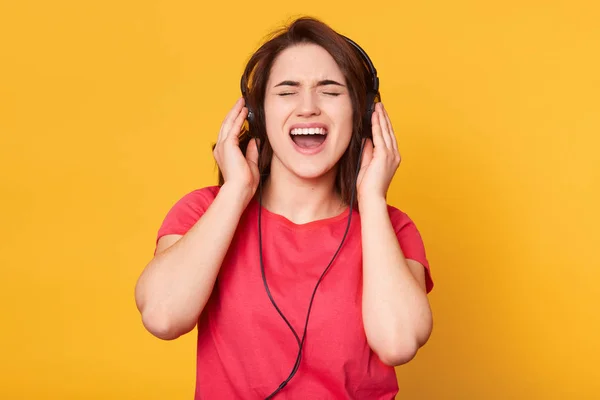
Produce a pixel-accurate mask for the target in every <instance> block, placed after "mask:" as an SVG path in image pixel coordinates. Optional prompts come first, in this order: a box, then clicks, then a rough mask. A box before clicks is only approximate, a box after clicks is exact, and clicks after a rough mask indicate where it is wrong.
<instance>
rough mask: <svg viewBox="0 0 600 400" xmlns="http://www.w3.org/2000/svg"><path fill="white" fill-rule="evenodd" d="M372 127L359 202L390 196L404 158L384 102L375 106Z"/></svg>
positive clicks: (358, 189)
mask: <svg viewBox="0 0 600 400" xmlns="http://www.w3.org/2000/svg"><path fill="white" fill-rule="evenodd" d="M371 126H372V128H373V129H372V130H373V141H371V140H369V139H366V140H367V143H365V149H364V151H363V156H362V157H363V158H362V163H361V166H360V172H359V174H358V181H357V192H358V201H359V204H360V202H361V201H363V200H364V199H367V198H380V199H381V198H383V199H385V198H386V194H387V191H388V188H389V186H390V183H391V182H392V178H393V177H394V174H395V173H396V170H397V169H398V166H399V165H400V161H401V158H400V153H399V152H398V143H397V142H396V137H395V136H394V131H393V129H392V123H391V122H390V118H389V116H388V115H387V112H386V111H385V108H384V107H383V104H382V103H377V104H376V105H375V111H374V112H373V115H372V117H371Z"/></svg>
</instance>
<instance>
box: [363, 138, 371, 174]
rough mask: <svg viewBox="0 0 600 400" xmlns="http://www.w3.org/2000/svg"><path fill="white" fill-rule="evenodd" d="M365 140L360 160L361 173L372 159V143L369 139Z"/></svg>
mask: <svg viewBox="0 0 600 400" xmlns="http://www.w3.org/2000/svg"><path fill="white" fill-rule="evenodd" d="M363 140H365V141H366V142H365V144H364V147H363V153H362V160H361V162H360V170H361V171H363V170H364V169H365V168H366V167H367V165H369V164H370V163H371V159H372V158H373V142H372V141H371V140H370V139H363Z"/></svg>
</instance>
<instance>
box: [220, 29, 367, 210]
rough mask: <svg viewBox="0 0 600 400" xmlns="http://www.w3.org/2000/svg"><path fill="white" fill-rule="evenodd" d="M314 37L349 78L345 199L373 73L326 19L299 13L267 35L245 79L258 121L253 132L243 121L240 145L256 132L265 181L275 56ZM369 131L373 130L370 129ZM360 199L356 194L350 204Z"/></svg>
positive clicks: (341, 169) (340, 185) (341, 167)
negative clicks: (267, 114)
mask: <svg viewBox="0 0 600 400" xmlns="http://www.w3.org/2000/svg"><path fill="white" fill-rule="evenodd" d="M304 43H311V44H316V45H318V46H321V47H323V48H324V49H325V50H327V52H329V54H330V55H331V56H332V57H333V59H334V60H335V62H336V63H337V65H338V66H339V68H340V69H341V71H342V73H343V74H344V77H345V79H346V84H347V87H348V91H349V94H350V98H351V100H352V108H353V128H352V138H351V140H350V143H349V145H348V148H347V149H346V151H345V152H344V154H343V155H342V157H341V158H340V160H339V162H338V172H337V176H336V190H337V192H338V193H339V195H340V197H341V198H342V200H343V201H344V202H345V203H346V204H348V205H349V204H350V201H351V195H352V188H353V186H354V185H355V184H356V182H355V179H356V170H357V167H358V162H359V157H360V150H361V145H362V138H363V137H366V134H367V132H365V134H363V115H364V114H365V110H366V99H367V93H366V92H367V87H368V86H369V85H372V82H371V81H372V78H371V75H370V73H369V71H368V69H367V68H366V67H365V65H364V64H363V60H362V58H361V57H360V55H359V54H358V53H357V52H356V50H355V49H354V47H353V46H352V45H351V44H350V43H348V41H347V40H346V39H345V38H344V37H343V36H341V35H340V34H338V33H337V32H336V31H334V30H333V29H332V28H330V27H329V26H328V25H326V24H325V23H323V22H322V21H320V20H318V19H316V18H312V17H301V18H298V19H296V20H294V21H293V22H292V23H291V24H289V25H288V26H286V27H283V28H281V29H279V30H277V31H275V32H273V33H272V34H271V38H270V39H269V40H267V41H266V42H265V43H264V44H263V45H262V46H261V47H260V48H259V49H258V50H257V51H256V52H255V53H254V54H253V55H252V57H251V58H250V60H249V61H248V63H247V65H246V68H245V70H244V74H243V76H242V85H243V86H245V87H246V88H247V93H246V96H245V98H246V106H247V107H249V108H250V109H252V110H253V112H254V114H255V115H254V121H253V123H252V129H253V131H252V132H249V131H248V129H247V128H246V124H244V128H242V132H240V141H239V143H240V149H241V150H242V153H243V154H244V155H245V154H246V148H247V147H248V143H249V142H250V140H251V139H252V137H257V138H259V139H260V142H261V148H260V159H259V162H258V165H259V169H260V174H261V181H262V182H263V183H264V180H266V179H267V178H268V176H269V172H270V164H271V159H272V157H273V149H272V148H271V146H270V144H269V141H268V139H267V133H266V127H265V115H264V99H265V91H266V85H267V81H268V79H269V74H270V72H271V67H272V65H273V62H274V61H275V59H276V58H277V56H278V55H279V54H280V53H281V52H282V51H283V50H285V49H287V48H288V47H291V46H294V45H298V44H304ZM368 133H369V134H370V132H368ZM223 183H224V181H223V175H222V173H221V171H220V170H219V185H222V184H223ZM355 205H356V199H355V202H354V204H353V205H352V206H355Z"/></svg>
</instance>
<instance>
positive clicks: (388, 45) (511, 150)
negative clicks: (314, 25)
mask: <svg viewBox="0 0 600 400" xmlns="http://www.w3.org/2000/svg"><path fill="white" fill-rule="evenodd" d="M202 3H203V2H202V1H179V2H171V1H166V0H163V1H150V2H149V1H129V2H122V1H115V0H109V1H104V2H100V1H96V2H86V1H74V0H73V1H66V0H56V1H53V2H50V1H47V2H41V1H39V2H33V1H14V2H9V1H6V2H2V5H0V174H1V176H0V182H1V184H0V195H1V196H0V201H1V206H2V207H1V211H0V216H1V217H0V221H1V229H0V232H1V233H0V239H1V240H0V268H1V270H0V277H1V278H0V307H1V314H0V321H1V322H0V349H1V350H0V398H2V399H34V398H35V399H84V398H85V399H109V398H110V399H113V398H114V399H116V398H123V399H125V398H126V399H142V398H143V399H190V398H192V397H191V396H192V392H193V386H194V357H195V355H194V345H195V343H194V341H195V335H189V336H187V337H184V338H182V339H180V340H177V341H174V342H161V341H160V340H158V339H155V338H153V337H151V336H150V334H148V333H147V332H146V331H145V330H144V329H143V327H142V325H141V323H140V318H139V316H138V314H137V311H136V309H135V305H134V299H133V288H134V284H135V280H136V278H137V276H138V274H139V273H140V270H141V269H142V268H143V266H144V265H145V263H146V262H147V261H148V260H149V258H150V257H151V255H152V251H153V243H154V238H155V233H156V230H157V228H158V225H159V223H160V222H161V220H162V218H163V217H164V214H165V213H166V211H167V210H168V208H169V207H170V206H171V205H172V204H173V202H174V201H175V200H177V199H178V198H179V197H180V196H182V195H183V194H184V193H186V192H187V191H189V190H192V189H194V188H197V187H200V186H204V185H209V184H213V183H214V182H215V177H216V173H215V169H214V163H213V160H212V158H211V151H210V145H211V141H212V140H214V138H215V137H216V135H217V132H218V128H219V125H220V123H221V120H222V118H223V117H224V115H225V113H226V112H227V111H228V110H229V108H230V107H231V105H232V104H233V102H234V101H235V99H236V98H237V96H238V95H239V91H238V90H239V86H238V85H239V75H240V73H241V70H242V68H243V65H244V62H245V61H246V60H247V58H248V57H249V55H250V53H251V52H252V51H253V50H254V49H255V48H256V46H257V45H258V44H259V43H260V41H261V39H262V38H263V37H264V35H265V34H266V33H268V32H269V31H270V30H271V29H272V28H274V27H276V26H278V25H279V24H280V23H282V22H284V21H285V20H286V19H287V18H288V17H289V16H293V15H297V14H299V13H308V14H311V15H314V16H317V17H320V18H322V19H324V20H325V21H326V22H328V23H330V24H332V26H334V28H336V29H338V30H340V31H341V32H343V33H345V34H347V35H349V36H350V37H353V38H354V39H355V40H357V41H358V42H359V43H360V44H361V45H363V46H364V47H365V49H367V51H368V53H369V54H370V55H371V56H372V58H373V60H374V61H375V63H376V66H377V68H378V70H379V74H380V78H381V84H382V95H383V99H384V100H385V104H386V107H387V109H388V111H389V112H390V113H391V117H392V119H393V123H394V126H395V128H396V131H397V132H398V137H399V141H400V144H401V150H402V154H403V157H404V160H403V164H402V165H401V168H400V170H399V172H398V175H397V177H396V179H395V181H394V183H393V187H392V191H391V193H390V202H391V203H392V204H394V205H397V206H399V207H400V208H402V209H404V210H405V211H407V212H408V213H409V214H410V215H411V216H412V217H413V218H414V219H415V220H416V222H417V223H418V226H419V227H420V229H421V231H422V233H423V236H424V238H425V240H426V244H427V249H428V253H429V256H430V259H431V264H432V268H433V271H434V277H435V282H436V288H435V289H434V292H433V293H432V294H431V302H432V306H433V309H434V313H435V328H434V333H433V336H432V338H431V341H430V342H429V343H428V345H427V346H426V347H425V348H423V349H422V351H421V352H420V353H419V355H418V357H417V359H415V360H414V361H413V362H412V363H410V364H409V365H407V366H404V367H402V368H399V369H398V371H399V381H400V383H401V392H400V393H401V395H400V396H399V398H404V399H534V398H535V399H567V398H568V399H592V398H598V397H595V396H598V393H600V366H599V365H598V363H599V362H600V345H599V344H598V343H599V341H600V340H599V338H600V332H599V330H600V312H599V311H598V303H600V301H599V297H600V296H599V294H600V293H599V290H598V285H599V284H600V262H599V261H598V255H597V250H598V247H599V244H600V235H599V233H598V225H599V224H600V215H599V212H598V205H600V194H599V191H600V189H599V187H600V171H599V170H600V157H599V156H598V152H599V151H600V139H599V138H600V117H599V113H600V101H599V98H600V95H599V93H600V73H599V71H600V60H599V57H600V56H599V54H600V28H598V20H600V12H599V11H600V10H599V6H598V5H595V4H594V3H595V2H593V1H589V2H584V1H564V2H556V1H532V0H529V1H524V0H520V1H516V0H515V1H508V2H495V4H493V5H491V4H489V3H488V2H484V1H474V0H473V1H467V0H456V1H452V2H450V1H447V2H446V1H439V2H431V1H424V2H415V1H410V2H409V1H401V2H396V1H392V0H389V1H379V2H360V3H359V2H356V3H355V4H356V5H355V6H345V5H342V3H340V2H332V3H329V4H327V3H326V2H325V1H323V0H318V1H315V0H306V1H303V2H294V3H293V5H290V6H283V5H282V4H284V3H285V2H283V1H263V2H260V1H258V2H233V3H232V2H227V1H223V2H208V4H210V5H207V6H202V5H201V4H202ZM299 3H302V5H300V4H299ZM336 3H337V4H336ZM240 361H241V362H243V359H242V360H240Z"/></svg>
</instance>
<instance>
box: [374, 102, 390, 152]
mask: <svg viewBox="0 0 600 400" xmlns="http://www.w3.org/2000/svg"><path fill="white" fill-rule="evenodd" d="M377 115H378V117H379V124H380V125H381V136H382V138H383V141H384V143H385V147H387V148H388V149H390V150H391V149H392V148H393V145H392V139H391V138H390V129H389V127H388V124H387V121H386V119H385V115H384V111H383V104H382V103H378V104H377Z"/></svg>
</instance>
